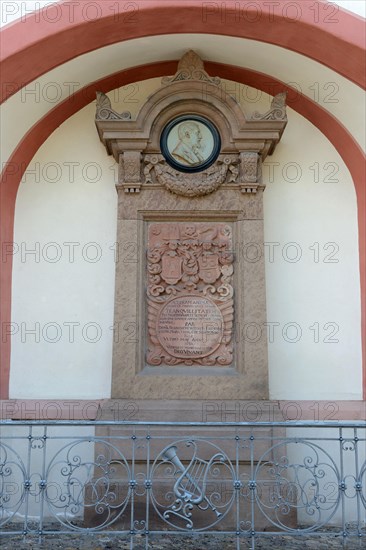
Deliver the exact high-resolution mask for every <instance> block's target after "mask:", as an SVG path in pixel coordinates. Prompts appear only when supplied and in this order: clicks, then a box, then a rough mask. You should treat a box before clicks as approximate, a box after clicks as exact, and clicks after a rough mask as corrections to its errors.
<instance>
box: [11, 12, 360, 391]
mask: <svg viewBox="0 0 366 550" xmlns="http://www.w3.org/2000/svg"><path fill="white" fill-rule="evenodd" d="M107 4H109V3H108V2H105V3H104V6H105V8H106V9H107V7H108V5H107ZM143 4H145V6H143ZM155 4H157V3H156V2H154V3H152V2H149V9H147V8H146V5H147V3H144V2H141V3H140V5H141V7H142V8H143V9H142V10H141V11H140V12H139V15H141V14H142V16H143V18H142V19H141V20H140V23H142V22H143V23H144V24H142V25H141V24H140V25H139V29H135V31H133V29H131V28H129V29H125V32H124V35H123V36H121V35H119V36H117V34H116V33H117V27H116V25H115V21H114V22H112V21H111V19H110V17H109V18H108V17H106V18H104V19H103V24H106V25H111V27H110V28H111V29H114V34H113V33H112V35H111V36H108V39H107V43H112V42H113V41H116V40H118V39H122V40H126V39H128V38H131V37H132V36H140V34H139V33H142V35H143V33H145V35H148V34H149V33H151V34H154V33H155V34H159V33H161V31H162V30H164V29H165V28H166V16H167V14H168V13H169V10H171V9H173V8H174V7H177V6H176V3H175V2H169V4H168V3H167V2H165V4H164V8H165V11H164V17H163V16H162V17H161V18H159V17H158V18H155V20H156V21H159V25H160V28H159V29H156V28H154V29H153V30H152V29H151V27H149V24H148V21H149V17H150V16H151V11H149V10H150V9H153V8H154V9H155V8H156V9H155V15H156V14H157V13H160V12H159V10H162V9H163V8H162V6H160V7H158V6H156V5H155ZM191 4H192V5H190V6H188V5H187V3H185V8H186V11H185V12H184V13H185V16H184V17H183V18H182V21H183V22H184V24H183V28H184V25H185V24H187V25H188V24H189V17H188V16H187V13H188V11H187V10H188V9H189V8H192V9H197V2H193V3H192V2H191ZM193 4H196V6H193ZM304 4H305V3H304ZM145 8H146V9H145ZM181 8H182V6H181ZM191 13H193V12H191ZM263 13H264V12H263ZM182 14H183V12H182ZM340 14H341V20H340V22H339V24H338V25H333V26H332V27H330V26H329V25H328V26H326V25H324V24H319V25H314V23H312V22H311V20H309V18H307V16H306V17H303V18H302V20H301V21H299V22H296V21H289V20H288V19H287V20H284V19H283V18H282V22H281V21H280V19H276V25H272V27H273V29H272V31H271V34H267V37H266V40H268V41H269V42H271V41H272V43H273V44H282V45H285V44H284V43H283V42H281V40H282V41H283V40H285V41H286V40H287V43H286V47H287V48H288V49H287V50H285V49H282V50H281V51H282V53H283V55H289V54H291V55H298V54H292V52H291V50H294V49H296V50H297V51H299V48H300V49H301V48H303V49H302V53H305V54H306V55H308V56H309V58H314V57H315V58H318V59H319V56H320V60H321V62H322V63H324V64H325V65H328V66H331V67H332V68H333V69H334V70H335V71H337V72H338V73H339V74H344V75H345V77H346V79H344V80H343V81H342V90H343V91H345V92H346V90H347V86H348V85H350V86H351V88H350V89H349V90H348V92H352V93H351V98H352V97H354V95H352V94H356V95H357V94H358V92H357V90H359V88H358V86H355V85H354V84H350V81H353V82H356V81H357V82H358V84H361V85H362V84H363V82H362V81H360V79H359V76H360V75H362V71H359V67H360V60H361V59H362V54H361V52H362V50H361V45H362V30H361V26H360V21H359V20H358V19H357V18H354V17H353V16H351V15H350V14H345V13H342V12H340ZM161 15H163V13H162V12H161ZM308 15H309V13H308ZM201 19H202V18H201ZM28 22H29V29H31V28H32V21H31V18H30V19H28ZM28 22H27V24H28ZM64 23H67V22H65V21H63V22H62V21H61V22H57V24H54V25H53V27H52V28H51V26H50V25H49V24H48V25H38V27H37V26H34V25H33V30H34V32H30V33H29V34H27V33H24V24H23V25H21V24H20V23H17V24H15V25H14V26H13V29H12V28H11V27H9V28H8V29H6V31H7V33H9V32H10V33H11V40H10V42H9V49H8V50H6V51H5V52H4V53H5V57H6V56H7V55H8V58H7V59H5V62H4V63H3V67H4V68H5V69H6V70H9V72H8V73H7V74H8V76H9V75H11V77H12V78H13V80H12V81H11V82H12V83H15V84H17V83H18V84H19V83H23V84H24V83H26V81H27V78H29V79H31V74H33V73H32V71H35V73H34V74H42V72H44V71H46V70H48V69H50V68H51V67H53V66H56V65H57V64H59V63H62V60H61V59H58V57H57V56H59V55H60V56H63V58H62V59H63V61H65V60H66V59H67V58H68V56H69V58H70V59H71V58H72V57H73V56H74V55H77V49H78V48H81V50H80V51H82V48H85V50H84V51H86V50H87V49H88V48H87V46H86V45H87V43H88V40H89V37H90V35H91V33H89V31H88V29H90V30H91V27H92V25H89V27H88V25H87V24H86V22H85V21H81V20H79V21H78V22H75V21H74V22H73V23H72V24H69V25H67V24H64ZM76 23H77V24H76ZM97 23H98V26H99V25H100V24H102V19H101V20H100V21H98V22H97ZM205 23H206V24H205V27H204V28H203V27H202V20H201V21H198V22H197V25H198V26H199V25H201V26H200V27H198V26H197V29H196V30H197V32H204V33H205V34H208V33H209V32H211V33H212V32H213V33H217V34H224V33H225V34H232V35H233V36H240V37H243V36H247V33H249V35H250V38H251V40H249V41H247V43H253V44H254V43H255V42H254V41H253V40H252V39H253V37H254V36H256V38H257V39H259V40H261V39H263V36H260V35H259V34H257V35H255V33H259V32H260V28H259V25H246V24H245V25H238V24H237V22H235V21H234V20H233V21H231V23H230V22H229V21H226V23H227V24H226V25H224V26H223V25H222V24H221V23H222V22H221V16H219V14H212V16H211V15H210V16H209V17H207V21H206V22H205ZM156 24H157V23H154V25H156ZM16 26H17V28H16V29H15V27H16ZM95 26H96V25H94V26H93V28H94V30H95ZM311 27H313V29H315V30H316V31H317V33H318V37H319V39H320V38H321V39H322V40H323V44H325V43H327V44H328V45H329V46H331V47H330V49H328V57H327V56H326V57H323V58H322V57H321V56H322V55H323V54H322V51H323V50H322V49H320V48H317V47H316V43H315V44H312V45H310V46H309V44H310V41H309V40H304V37H305V36H307V32H308V31H309V30H310V28H311ZM104 28H105V27H104ZM108 28H109V27H108ZM14 29H15V31H14ZM76 29H77V30H76ZM81 29H82V30H83V34H82V36H81V35H80V39H79V40H78V41H77V42H72V41H69V40H65V39H66V36H67V37H68V38H69V39H70V38H71V37H72V36H76V35H77V34H76V35H74V34H73V33H75V32H76V33H78V32H81ZM51 30H52V32H51ZM173 30H174V29H173ZM190 30H192V27H190ZM280 30H281V31H282V33H281V32H280ZM294 30H295V31H296V32H297V33H298V35H297V36H300V35H301V39H300V40H297V41H296V48H294V41H293V32H294ZM20 31H21V33H22V35H23V36H22V38H21V40H23V38H24V39H25V40H26V41H28V46H30V49H28V53H27V54H26V55H27V56H28V57H29V55H32V56H33V59H35V60H37V62H36V63H34V64H33V65H32V66H30V64H28V65H27V72H26V71H24V70H23V80H22V82H19V81H18V82H17V78H18V77H17V69H16V67H17V66H21V65H22V63H23V62H22V59H23V57H24V55H25V54H24V52H22V44H21V41H19V40H18V41H14V40H13V38H14V37H15V36H16V35H17V32H18V33H19V32H20ZM155 31H156V32H155ZM169 31H171V25H170V26H169ZM119 32H121V30H119ZM134 33H135V34H134ZM251 33H252V34H251ZM97 34H98V33H97ZM279 35H281V36H280V37H279ZM286 37H287V38H286ZM18 38H19V34H18ZM178 38H179V37H178ZM203 38H204V37H203ZM223 38H224V37H223V36H222V37H220V36H218V37H217V39H223ZM98 40H99V38H98V36H97V35H96V42H95V44H96V45H98ZM207 40H209V36H207ZM214 40H215V39H214ZM324 40H325V41H326V42H324ZM49 41H50V42H49ZM52 41H56V42H57V41H58V43H59V44H63V46H64V47H63V48H58V52H57V55H56V56H55V55H53V56H52V58H47V55H46V56H44V58H43V59H42V60H40V59H39V58H38V57H37V56H39V53H37V52H41V49H42V48H41V45H42V47H43V51H45V48H44V47H45V45H46V43H48V44H51V43H52ZM69 42H70V44H71V46H70V45H69ZM244 42H245V40H244ZM104 43H106V42H104ZM125 44H126V45H127V46H128V44H129V42H128V41H127V42H125ZM188 44H189V41H188V42H187V46H188ZM211 44H212V45H213V42H211ZM23 46H24V44H23ZM263 46H265V47H271V48H273V49H274V50H275V48H276V47H278V46H267V45H265V44H264V45H263ZM110 47H112V46H110ZM312 47H314V49H315V50H317V51H316V52H315V53H316V55H313V53H314V52H313V53H312V52H311V51H309V49H308V48H312ZM279 49H281V48H279ZM61 50H62V51H61ZM78 51H79V50H78ZM145 51H146V50H145ZM151 51H152V55H153V56H154V55H155V56H157V57H159V56H161V53H159V52H156V51H154V49H153V48H152V49H151ZM258 51H259V50H258ZM324 51H325V50H324ZM100 52H102V50H100ZM329 52H331V53H329ZM96 53H97V54H99V52H96ZM334 53H337V55H338V57H337V56H336V55H333V54H334ZM339 54H341V55H339ZM88 55H90V54H88ZM22 56H23V57H22ZM298 57H301V56H298ZM336 57H337V59H338V61H337V60H336ZM347 57H348V60H349V59H351V63H348V64H347V63H346V61H345V59H346V58H347ZM304 59H305V58H304ZM95 60H96V59H94V62H95ZM264 61H265V58H264V57H263V56H262V57H261V56H259V57H258V62H259V66H260V65H261V64H262V65H263V63H264ZM244 62H245V61H244ZM19 63H20V65H19ZM209 65H210V67H209ZM295 65H296V64H295V63H292V64H290V65H289V66H291V67H294V66H295ZM316 65H317V64H316V63H314V65H313V66H314V67H315V68H316ZM207 66H208V68H209V70H210V72H211V73H212V74H220V75H221V76H222V77H227V78H232V79H233V80H239V81H242V82H246V83H248V84H251V85H253V86H255V87H257V88H261V89H264V90H266V91H269V92H270V93H271V86H273V83H274V82H275V83H276V85H278V84H279V85H280V87H281V89H286V88H287V89H289V91H291V86H286V85H284V84H283V83H278V81H276V80H275V79H274V78H273V75H272V76H271V77H270V78H268V77H267V76H266V75H261V74H260V73H257V72H254V71H248V70H245V69H242V68H240V67H230V66H220V65H216V64H214V63H211V64H207ZM263 66H265V63H264V65H263ZM12 67H13V69H14V70H12ZM173 67H175V64H174V63H172V62H171V63H167V64H166V65H165V66H164V68H163V67H162V65H161V64H157V65H155V66H154V65H150V66H148V67H146V68H144V69H143V70H144V76H146V77H148V76H154V75H158V74H166V72H165V73H164V70H165V71H168V73H169V72H170V73H173V72H174V69H173ZM355 67H358V68H357V70H355ZM60 68H61V67H60ZM28 69H29V71H28ZM324 69H325V67H324ZM278 70H279V68H278V66H276V71H277V72H278ZM327 70H328V69H327ZM127 73H128V75H127ZM140 74H141V69H139V68H136V69H131V70H130V71H126V74H125V75H124V77H125V79H124V80H123V77H121V78H122V81H120V82H119V81H118V76H116V75H112V76H111V77H110V78H109V79H108V78H106V79H104V80H103V82H102V83H101V84H102V86H101V88H102V89H103V86H106V88H107V89H113V87H115V86H116V85H120V84H122V83H123V82H126V83H128V82H133V81H134V80H135V81H136V80H138V79H139V75H140ZM27 75H28V76H27ZM67 76H68V75H67ZM328 76H329V75H328ZM340 78H343V77H340ZM347 79H349V80H347ZM347 82H348V83H349V84H347ZM113 83H114V85H113ZM99 84H100V83H99ZM352 87H353V88H352ZM107 89H106V90H105V91H107ZM272 89H273V88H272ZM94 90H95V87H94V86H93V85H92V86H89V87H88V91H89V93H90V92H91V94H93V93H94ZM3 91H4V88H3ZM7 91H8V92H9V95H11V92H15V91H16V87H13V88H11V87H9V88H8V89H7ZM278 91H280V89H278ZM302 91H303V94H296V93H295V94H293V95H292V103H291V101H290V102H289V103H290V105H291V104H292V106H293V107H294V109H296V110H297V111H298V112H300V113H301V114H302V115H304V116H305V117H308V118H309V119H310V120H314V121H315V120H316V124H317V125H318V126H319V128H320V129H321V131H322V132H324V134H325V135H327V136H328V138H329V139H330V140H331V141H332V143H333V144H334V145H335V146H336V147H337V148H338V150H339V152H340V153H341V155H342V157H343V159H344V160H345V162H346V163H347V165H348V167H349V169H350V170H351V173H352V177H353V180H354V183H355V186H356V191H357V197H358V204H359V211H358V215H359V230H360V233H359V234H360V243H359V245H360V266H361V274H363V273H364V270H365V253H364V236H363V235H364V234H365V231H363V230H362V229H363V228H364V211H363V210H362V208H363V204H364V200H365V195H364V183H363V181H364V180H363V175H364V171H363V164H362V152H361V150H360V148H359V146H358V144H357V140H358V136H359V135H360V136H361V134H362V127H361V126H360V121H362V117H357V116H356V117H355V124H354V125H353V127H352V130H351V133H349V132H347V130H346V129H345V128H344V127H343V126H342V124H339V122H338V121H337V120H336V118H335V117H334V115H335V116H336V117H337V118H340V119H341V120H342V116H343V115H342V113H341V112H340V111H339V109H338V111H337V105H332V104H328V105H325V104H323V105H322V107H324V109H322V108H320V107H319V105H316V104H315V105H314V103H316V102H314V101H311V100H309V99H308V98H307V97H304V96H306V94H308V96H309V95H310V96H311V94H312V93H313V91H309V90H305V89H304V90H302ZM276 92H277V89H276ZM272 93H273V92H272ZM347 95H349V93H348V94H347V93H345V94H344V95H343V96H342V101H341V104H342V105H347V104H348V101H351V99H349V98H348V99H346V97H347ZM14 97H15V96H13V97H12V98H11V99H10V103H9V102H8V103H6V104H5V107H6V106H7V105H10V104H11V101H12V100H13V98H14ZM92 97H93V96H92V95H89V100H90V99H91V98H92ZM290 98H291V96H290ZM290 98H289V99H290ZM87 99H88V97H83V95H82V94H81V93H79V94H75V96H72V97H71V99H69V101H66V102H64V104H62V103H60V104H59V105H57V106H56V108H54V106H53V105H52V106H51V109H50V106H49V105H48V106H46V110H44V111H43V115H44V119H43V120H41V122H39V123H37V121H33V127H31V126H32V123H31V125H30V126H29V133H28V134H26V135H25V138H24V139H23V141H22V143H21V144H20V146H18V147H17V149H16V151H15V154H14V155H13V157H10V158H11V160H12V161H13V162H15V163H16V164H17V165H18V166H20V169H19V171H18V173H17V174H11V173H10V174H9V171H8V172H5V173H4V174H3V175H4V177H5V183H7V187H6V189H5V195H4V196H5V200H4V196H3V206H4V204H5V206H6V208H5V212H4V210H3V216H2V220H3V222H4V223H5V230H4V233H3V238H4V236H5V239H6V240H11V239H12V229H11V228H12V212H11V208H10V209H9V208H7V206H8V205H9V204H11V203H14V199H15V196H16V189H17V184H18V183H19V179H20V177H21V172H22V171H23V169H25V167H26V164H27V162H29V161H30V159H31V157H32V156H33V154H34V153H35V151H36V149H37V147H38V146H39V145H40V144H41V143H42V142H43V141H44V140H45V139H46V138H47V136H48V135H49V134H50V133H51V132H52V131H53V130H54V129H55V128H56V127H57V126H58V125H59V124H60V123H61V122H62V121H63V120H64V119H65V118H67V117H68V116H70V115H71V114H72V113H73V112H76V111H77V110H78V109H80V108H81V107H83V106H84V105H85V104H87V103H88V100H87ZM22 107H23V109H24V107H25V105H23V106H22ZM332 111H333V112H334V115H333V116H329V112H332ZM346 111H348V112H349V111H350V110H349V108H346ZM39 116H42V111H41V112H40V115H39ZM356 119H357V121H356ZM344 124H346V125H349V124H351V123H350V122H349V121H346V120H345V121H344ZM357 124H358V127H357ZM351 126H352V125H351ZM355 138H356V139H355ZM16 143H17V142H16V139H15V141H14V145H16ZM37 144H38V145H37ZM9 153H10V154H11V150H10V151H9ZM22 163H24V166H23V165H22ZM17 182H18V183H17ZM2 191H3V192H4V187H2ZM7 201H10V202H7ZM6 267H7V268H8V270H7V271H6V269H5V275H4V272H3V277H4V279H3V281H2V282H3V283H4V281H5V286H4V284H3V285H2V289H4V288H5V300H4V299H3V301H2V303H3V308H4V309H3V312H2V313H3V319H5V320H8V319H9V316H8V313H9V311H10V299H9V298H10V296H9V293H8V290H7V289H8V288H9V265H7V266H6ZM10 268H11V266H10ZM362 280H363V279H362ZM3 292H4V290H3ZM6 292H7V294H6ZM3 298H4V295H3ZM4 311H5V315H4ZM7 312H8V313H7ZM9 353H10V348H9V347H8V346H5V347H4V346H3V359H4V361H3V366H4V365H5V371H6V370H7V365H9ZM5 378H6V377H5ZM4 387H5V390H4ZM2 388H3V391H4V395H6V384H5V386H4V385H3V386H2Z"/></svg>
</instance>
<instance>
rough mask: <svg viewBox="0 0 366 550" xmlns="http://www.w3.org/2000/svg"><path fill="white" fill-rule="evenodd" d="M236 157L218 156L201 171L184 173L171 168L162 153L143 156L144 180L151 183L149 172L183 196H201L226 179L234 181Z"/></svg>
mask: <svg viewBox="0 0 366 550" xmlns="http://www.w3.org/2000/svg"><path fill="white" fill-rule="evenodd" d="M238 162H239V161H238V159H237V158H234V157H233V156H220V157H219V158H218V160H217V161H216V162H215V164H214V165H213V166H210V168H207V170H204V171H203V172H199V173H196V174H186V173H182V172H178V171H177V170H174V168H171V167H170V166H169V165H168V164H167V163H166V162H165V159H164V157H163V156H162V155H146V156H145V165H146V166H145V169H144V174H145V182H146V183H152V176H151V172H152V171H154V174H155V177H156V181H157V182H158V183H160V184H161V185H164V187H166V189H168V190H169V191H171V192H172V193H175V194H176V195H182V196H184V197H201V196H203V195H209V194H210V193H213V191H216V189H218V188H219V187H220V185H222V184H223V183H224V182H225V181H226V180H228V182H229V183H230V182H235V181H236V179H237V177H238V174H239V170H238V168H237V166H236V164H237V163H238Z"/></svg>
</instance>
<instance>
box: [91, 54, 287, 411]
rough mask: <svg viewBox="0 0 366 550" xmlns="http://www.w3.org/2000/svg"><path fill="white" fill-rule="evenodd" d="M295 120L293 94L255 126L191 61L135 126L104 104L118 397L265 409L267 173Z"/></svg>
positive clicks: (100, 115) (101, 123)
mask: <svg viewBox="0 0 366 550" xmlns="http://www.w3.org/2000/svg"><path fill="white" fill-rule="evenodd" d="M286 122H287V118H286V106H285V95H284V94H279V95H278V96H276V97H275V98H274V99H273V102H272V105H271V108H270V110H269V111H268V112H267V113H265V114H259V113H255V114H254V115H253V116H252V117H251V118H247V117H246V116H245V114H244V112H243V110H242V108H241V107H240V106H239V104H238V103H237V102H236V100H235V99H234V98H233V97H232V96H230V95H229V94H227V93H226V92H225V90H224V89H223V87H222V86H221V85H220V80H219V79H218V78H212V77H210V76H209V75H208V74H207V72H206V71H205V69H204V65H203V62H202V60H201V59H200V58H199V57H198V56H197V55H196V54H195V53H194V52H192V51H190V52H188V53H186V54H185V55H184V57H183V58H182V60H181V61H180V63H179V66H178V70H177V73H176V74H175V75H174V76H172V77H166V78H163V80H162V85H161V87H160V89H158V90H157V91H156V92H154V93H153V94H152V95H151V96H150V97H149V98H148V99H147V101H146V103H145V104H144V105H143V107H142V108H141V110H140V112H139V114H138V116H137V118H136V120H132V119H131V115H130V114H129V113H123V114H118V113H116V112H115V111H114V110H113V109H112V108H111V103H110V100H109V99H108V97H107V96H106V95H105V94H102V93H98V98H97V114H96V125H97V129H98V132H99V136H100V139H101V141H102V142H103V143H104V145H105V147H106V149H107V152H108V153H109V154H112V155H113V156H114V158H115V159H116V161H117V162H118V164H119V181H118V184H117V192H118V237H117V240H118V244H119V247H120V248H119V249H120V250H122V251H124V254H123V255H122V256H123V258H121V255H120V258H119V261H118V262H117V267H116V296H115V330H116V333H115V336H116V337H115V344H114V355H113V378H112V397H113V398H116V399H117V398H118V399H119V398H122V399H123V398H128V399H136V400H146V399H148V400H162V399H168V398H169V399H171V400H172V399H173V400H192V399H199V400H201V401H202V400H209V399H224V400H237V399H250V400H263V399H268V375H267V345H266V337H265V334H266V333H265V331H262V334H261V335H260V337H259V338H258V337H257V333H258V327H264V326H265V323H266V301H265V271H264V256H263V254H258V250H263V208H262V203H263V191H264V185H263V183H262V179H261V165H262V163H263V161H264V160H265V158H266V156H267V155H269V154H272V153H273V151H274V150H275V147H276V145H277V143H278V142H279V140H280V138H281V135H282V133H283V131H284V128H285V126H286ZM156 419H159V418H156Z"/></svg>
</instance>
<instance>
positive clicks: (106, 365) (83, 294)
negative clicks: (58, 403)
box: [10, 105, 117, 398]
mask: <svg viewBox="0 0 366 550" xmlns="http://www.w3.org/2000/svg"><path fill="white" fill-rule="evenodd" d="M69 163H77V164H76V165H73V169H74V175H73V178H74V181H73V182H72V181H71V182H70V170H71V165H70V164H69ZM88 163H94V164H88ZM111 167H112V170H111ZM31 170H35V173H34V174H31ZM85 176H86V178H88V180H89V181H85ZM114 176H115V172H114V161H113V162H112V161H111V159H110V158H109V157H108V156H107V155H106V153H105V149H104V147H103V146H102V145H101V144H100V142H99V139H98V135H97V133H96V128H95V125H94V105H90V106H88V107H86V108H85V109H83V110H82V111H80V112H79V113H78V114H76V115H75V116H74V117H72V118H71V119H70V120H69V121H67V122H65V123H64V124H63V125H62V126H61V127H60V129H59V130H57V131H56V132H54V134H53V135H52V136H51V138H50V139H49V140H48V141H47V142H46V143H45V144H44V145H43V147H41V149H40V150H39V151H38V153H37V155H36V156H35V158H34V159H33V162H32V163H31V165H30V166H29V170H28V171H27V175H26V181H23V182H22V184H21V185H20V189H19V193H18V197H17V203H16V214H15V235H14V239H15V242H16V243H17V245H18V246H19V253H18V254H15V257H14V276H13V284H14V288H13V304H12V320H13V322H14V323H15V325H14V326H15V328H14V330H16V331H17V333H16V334H15V335H14V336H13V342H12V367H11V380H10V387H11V389H10V395H11V396H12V397H14V396H17V397H31V396H32V395H33V396H34V397H42V396H44V397H48V398H52V397H55V398H63V397H74V398H83V397H85V398H89V397H90V398H99V397H105V396H108V395H109V394H110V384H111V357H112V334H113V331H112V327H113V303H114V270H115V264H114V250H113V243H114V241H115V233H116V221H117V194H116V191H115V188H114ZM57 177H59V178H60V179H59V181H56V182H55V183H52V181H51V180H52V179H54V178H55V179H56V178H57ZM71 179H72V178H71ZM94 179H98V181H96V182H93V181H92V180H94ZM51 242H52V243H56V246H53V247H52V246H49V243H51ZM65 243H76V244H75V245H71V244H69V245H67V244H65ZM78 243H80V244H78ZM90 243H96V244H95V245H92V244H90ZM26 247H27V248H28V249H29V248H33V249H35V250H36V254H35V255H33V256H32V255H27V254H26V250H25V248H26ZM37 247H38V248H37ZM109 247H112V250H110V249H109ZM22 251H23V252H22ZM73 251H74V257H73ZM99 256H100V258H99ZM57 257H59V260H58V261H53V260H54V259H56V258H57ZM98 258H99V259H98ZM94 260H97V261H94ZM70 322H71V323H78V324H77V325H74V334H71V332H72V327H71V325H70ZM36 323H39V325H38V327H37V325H36ZM48 323H55V325H54V326H53V327H52V326H51V325H48ZM89 323H93V324H94V325H90V324H89ZM31 328H33V329H36V334H35V335H30V334H27V333H26V330H28V329H31ZM57 338H59V339H58V341H55V342H54V343H51V342H50V340H56V339H57ZM94 339H95V340H96V341H95V343H92V340H94ZM22 340H23V341H22Z"/></svg>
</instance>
